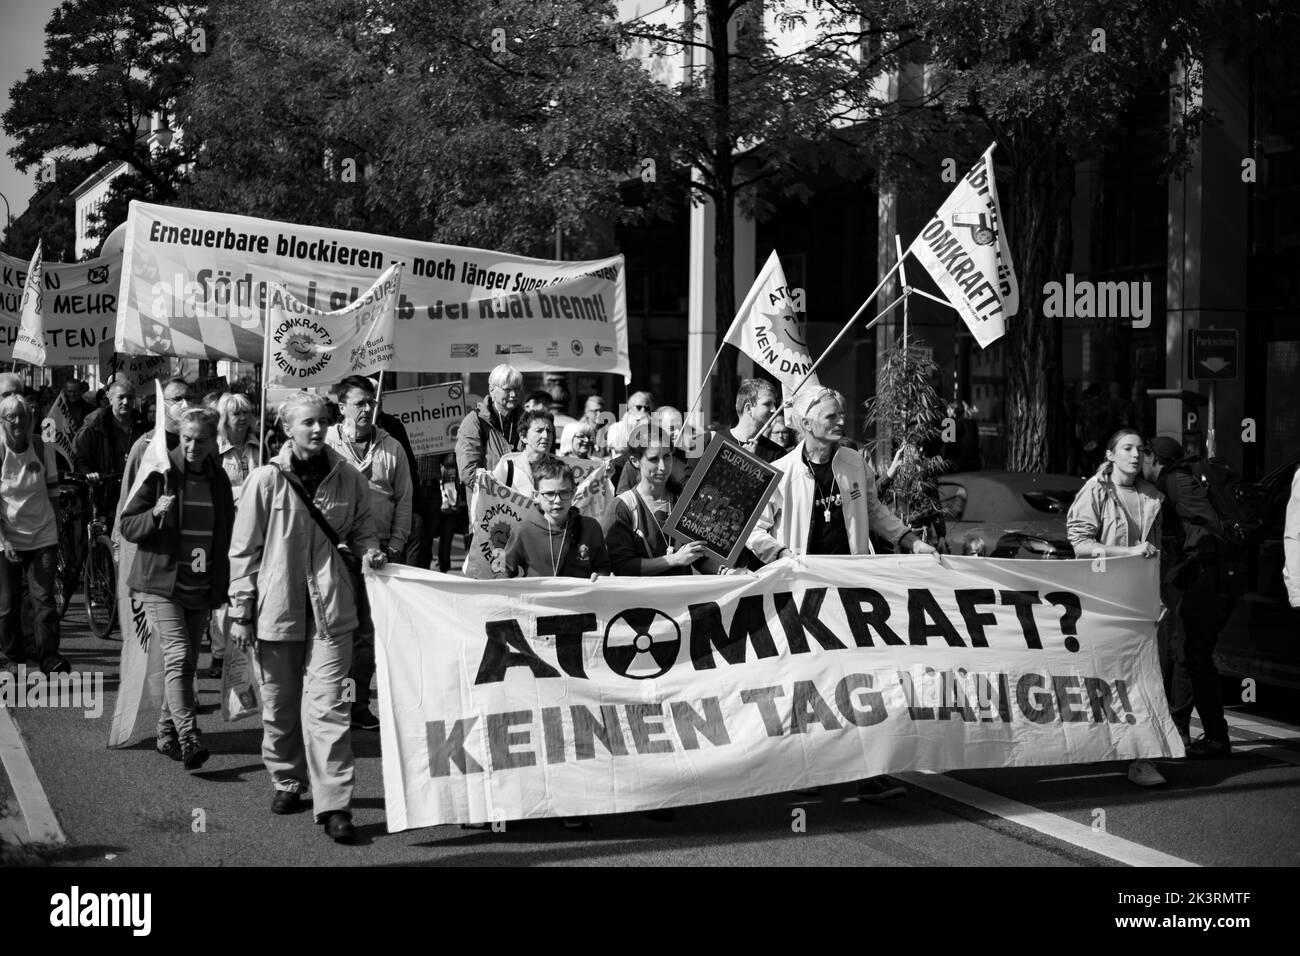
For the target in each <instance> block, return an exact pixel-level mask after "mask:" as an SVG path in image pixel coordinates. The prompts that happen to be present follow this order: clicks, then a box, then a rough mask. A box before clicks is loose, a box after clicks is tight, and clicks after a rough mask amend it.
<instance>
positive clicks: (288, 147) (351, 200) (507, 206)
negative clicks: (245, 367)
mask: <svg viewBox="0 0 1300 956" xmlns="http://www.w3.org/2000/svg"><path fill="white" fill-rule="evenodd" d="M613 12H614V8H613V5H612V4H611V3H608V2H603V0H554V2H544V3H534V2H530V0H476V2H471V3H464V4H454V5H453V4H410V3H402V2H397V0H376V2H361V0H325V2H306V0H270V2H264V0H258V2H252V0H232V2H230V3H227V4H225V5H224V6H223V7H222V16H221V19H220V24H219V35H218V37H217V41H216V44H215V46H214V48H213V51H212V55H211V56H210V57H208V59H207V60H205V61H204V62H203V64H202V65H201V67H200V69H199V72H198V75H197V77H196V82H195V87H194V90H193V93H192V95H191V96H190V97H189V98H188V99H187V100H186V105H185V114H186V118H185V126H186V131H187V135H192V136H193V137H194V138H195V139H197V140H198V141H200V142H201V143H202V144H203V148H202V151H201V153H200V156H199V165H198V167H197V170H196V174H195V181H194V185H193V187H192V188H191V189H188V190H187V191H186V195H185V199H186V201H188V202H190V203H192V204H194V205H197V206H201V207H206V208H220V209H223V210H229V211H232V212H243V213H247V214H252V215H259V216H267V217H271V218H283V219H290V220H293V221H297V222H306V223H312V224H320V225H329V226H336V227H341V228H352V229H365V230H371V231H376V232H382V233H385V234H389V235H402V236H410V237H413V238H421V239H432V240H436V241H441V242H448V243H453V244H460V245H475V246H485V247H489V248H498V249H503V250H507V251H514V252H522V253H529V254H534V255H537V254H540V255H550V254H551V250H552V249H553V248H554V236H555V232H556V229H557V227H558V228H559V229H561V230H562V231H563V232H564V236H565V240H566V250H567V251H568V252H570V253H573V254H586V253H592V252H597V251H604V252H608V251H609V250H608V247H607V246H605V247H603V248H602V246H601V239H600V237H599V236H598V235H597V234H596V233H594V232H593V230H592V229H591V223H592V221H593V220H595V219H598V218H601V219H617V218H620V217H628V216H632V215H636V214H638V213H639V212H641V211H642V210H638V209H626V208H624V207H623V205H622V202H621V193H620V188H619V180H620V179H622V178H626V177H627V176H629V175H630V174H631V173H632V171H634V170H635V169H636V168H637V164H638V161H639V159H640V158H641V157H643V156H646V155H648V152H647V151H648V149H649V146H648V144H649V143H650V142H653V141H654V140H655V139H656V137H659V136H662V135H663V134H662V131H661V130H660V129H659V128H657V127H656V123H657V122H662V118H656V117H648V118H647V117H646V116H645V115H644V114H643V111H642V110H641V109H640V106H641V103H642V102H643V101H644V100H645V99H646V98H647V97H648V96H649V95H651V93H652V92H653V81H652V80H651V79H650V78H649V77H648V76H646V75H645V74H644V73H643V72H642V71H641V70H640V69H638V67H637V65H636V64H635V63H633V62H630V61H628V60H627V59H626V58H625V57H623V56H622V55H621V54H620V49H619V38H618V36H617V33H616V31H615V27H614V22H613V16H612V15H613ZM662 196H663V194H662V193H654V194H651V195H650V197H649V198H650V200H651V201H652V202H658V203H661V202H663V201H664V200H663V198H662Z"/></svg>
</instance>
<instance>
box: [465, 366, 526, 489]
mask: <svg viewBox="0 0 1300 956" xmlns="http://www.w3.org/2000/svg"><path fill="white" fill-rule="evenodd" d="M523 387H524V377H523V376H522V375H521V374H519V371H518V370H517V369H516V368H515V367H514V366H513V365H498V366H497V367H496V368H494V369H493V370H492V374H491V375H489V376H488V395H487V398H485V399H483V401H481V402H479V404H478V407H477V408H476V409H474V411H472V412H470V413H469V414H468V415H466V416H465V418H464V419H463V420H462V421H461V423H460V431H458V432H457V433H456V470H457V471H458V472H459V473H460V480H461V482H462V483H463V484H464V485H465V487H466V488H468V487H470V486H471V485H473V483H474V479H475V478H476V477H477V476H478V473H479V472H480V471H491V470H492V469H493V468H495V467H496V464H497V462H499V461H500V460H501V459H502V457H503V456H505V455H506V454H508V453H509V452H512V451H516V450H518V448H519V416H520V415H522V414H523V408H522V407H521V404H520V397H521V396H520V392H522V391H523Z"/></svg>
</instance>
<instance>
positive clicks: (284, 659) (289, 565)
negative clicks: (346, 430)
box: [230, 392, 384, 843]
mask: <svg viewBox="0 0 1300 956" xmlns="http://www.w3.org/2000/svg"><path fill="white" fill-rule="evenodd" d="M333 417H334V410H333V403H332V402H330V401H329V399H327V398H325V397H324V396H322V395H315V394H312V393H310V392H299V393H296V394H294V395H293V396H291V397H290V398H289V399H288V400H286V401H285V403H284V404H283V405H282V406H281V409H280V420H281V422H282V423H283V427H284V431H285V433H286V434H287V435H288V438H289V440H288V441H287V442H285V444H284V447H283V448H281V449H280V453H279V455H277V456H276V460H275V461H274V462H273V463H272V464H269V465H265V466H263V467H261V468H258V469H256V470H254V471H253V472H252V474H250V475H249V476H248V481H246V482H245V483H244V489H243V493H242V494H241V495H240V499H239V508H238V511H237V514H236V515H235V530H234V534H233V537H232V541H231V545H230V618H231V627H230V636H231V638H232V639H233V640H234V642H235V645H236V646H237V647H238V648H240V649H241V650H243V649H244V648H246V647H248V646H249V645H250V644H252V645H253V647H254V650H255V655H256V659H257V666H258V671H259V676H260V679H261V686H262V725H263V736H262V759H263V760H264V761H265V763H266V768H267V770H268V771H269V772H270V774H271V782H272V784H273V785H274V787H275V798H274V799H273V800H272V802H271V812H272V813H278V814H286V813H293V812H294V811H295V810H297V809H299V807H300V804H301V802H302V794H303V792H304V791H305V790H307V788H308V786H310V788H311V791H312V799H313V810H314V812H315V816H316V820H317V822H318V823H320V824H321V825H322V826H323V827H324V828H325V833H326V835H328V836H329V837H330V838H332V839H334V840H337V841H338V842H340V843H346V842H351V841H352V840H353V839H355V837H356V830H355V829H354V827H353V826H352V814H351V811H350V805H351V801H352V788H353V776H354V768H353V759H352V738H351V728H350V723H351V721H350V718H351V708H352V705H351V701H350V700H348V699H347V698H348V697H349V696H350V695H345V693H344V682H345V680H346V679H347V677H348V670H349V668H350V666H351V663H352V632H353V631H355V630H356V628H357V624H358V620H357V597H356V593H355V591H354V587H353V584H352V575H351V573H350V571H349V568H348V565H347V564H346V560H347V559H346V558H345V556H344V553H343V552H342V551H341V550H340V549H341V548H342V547H346V548H347V549H348V552H349V553H350V555H354V556H357V557H358V558H359V560H360V561H362V562H364V563H366V564H368V565H369V566H370V567H373V568H378V567H382V566H383V564H384V554H383V552H382V551H381V550H380V549H379V539H378V538H377V537H376V535H375V531H374V528H373V526H372V521H371V516H370V493H369V488H368V487H367V484H366V479H365V478H364V477H363V476H362V474H361V472H359V471H357V470H356V469H355V468H353V467H352V466H351V465H348V464H347V463H346V462H345V461H344V460H343V459H342V457H340V456H339V454H338V453H337V452H335V451H334V450H333V449H331V448H328V447H326V444H325V433H326V431H327V430H328V428H329V426H330V423H331V422H332V421H333ZM307 502H311V505H310V506H309V505H308V504H307ZM354 560H356V559H354Z"/></svg>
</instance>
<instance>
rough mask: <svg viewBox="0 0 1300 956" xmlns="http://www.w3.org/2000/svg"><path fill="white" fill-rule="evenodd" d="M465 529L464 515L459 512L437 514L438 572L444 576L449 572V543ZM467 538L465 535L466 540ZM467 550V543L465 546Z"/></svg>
mask: <svg viewBox="0 0 1300 956" xmlns="http://www.w3.org/2000/svg"><path fill="white" fill-rule="evenodd" d="M464 528H465V513H464V512H463V511H460V510H455V511H439V512H438V570H439V571H441V572H442V573H443V574H446V573H447V572H448V571H450V570H451V543H452V541H454V540H455V538H456V535H457V534H458V533H463V532H464ZM468 537H469V536H468V535H466V538H468ZM465 547H466V549H468V548H469V544H468V542H467V543H466V545H465Z"/></svg>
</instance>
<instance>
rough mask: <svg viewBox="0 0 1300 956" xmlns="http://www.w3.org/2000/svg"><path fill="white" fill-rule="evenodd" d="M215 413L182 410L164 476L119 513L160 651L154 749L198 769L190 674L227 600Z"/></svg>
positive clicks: (133, 577) (133, 578)
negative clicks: (160, 684) (133, 552)
mask: <svg viewBox="0 0 1300 956" xmlns="http://www.w3.org/2000/svg"><path fill="white" fill-rule="evenodd" d="M216 442H217V413H216V412H214V411H212V410H211V409H207V408H191V409H187V410H186V411H185V412H183V413H181V421H180V441H179V442H178V443H177V445H176V447H175V448H174V449H172V451H171V453H170V455H169V456H168V457H169V458H170V467H169V469H168V470H167V472H166V474H159V473H157V472H155V473H153V474H151V475H149V477H148V478H146V479H145V480H144V481H143V482H142V483H141V485H140V487H139V488H137V489H135V494H133V495H132V496H131V498H130V499H129V500H128V501H127V503H126V505H125V506H124V507H123V508H122V517H121V519H120V527H121V529H122V537H124V538H125V539H126V540H127V541H131V542H134V543H135V544H136V545H138V546H139V548H138V550H137V551H136V556H135V560H134V561H132V562H131V572H130V575H129V577H128V578H127V584H128V585H129V586H130V588H131V590H132V592H134V593H136V594H138V595H139V596H140V601H141V603H142V604H143V605H144V613H145V618H146V619H147V620H148V622H149V629H150V631H152V632H153V636H154V639H155V640H157V641H158V642H159V644H160V645H161V647H162V656H163V668H164V674H163V688H164V695H163V703H162V708H161V711H160V712H159V715H158V741H157V747H158V752H159V753H161V754H163V755H164V756H167V757H171V758H172V759H173V760H180V761H181V762H182V763H183V764H184V766H185V769H186V770H196V769H198V768H199V767H201V766H202V765H203V764H204V762H205V761H206V760H207V759H208V749H207V748H206V747H205V746H203V743H202V742H201V741H200V739H199V727H198V721H197V720H196V714H197V701H196V700H195V697H194V671H195V668H196V667H197V665H198V660H199V645H200V644H201V643H202V641H203V632H204V631H206V630H207V628H208V620H209V618H210V617H211V614H212V609H213V608H214V607H219V606H221V605H222V604H225V603H226V591H227V589H228V588H229V585H230V559H229V554H230V529H231V526H232V525H233V524H234V521H235V503H234V498H233V497H232V495H231V491H230V481H229V480H228V479H227V478H226V474H225V472H224V471H222V470H221V468H219V467H218V466H217V464H216V461H215V460H214V458H213V455H212V451H213V449H214V448H215V447H216Z"/></svg>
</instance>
